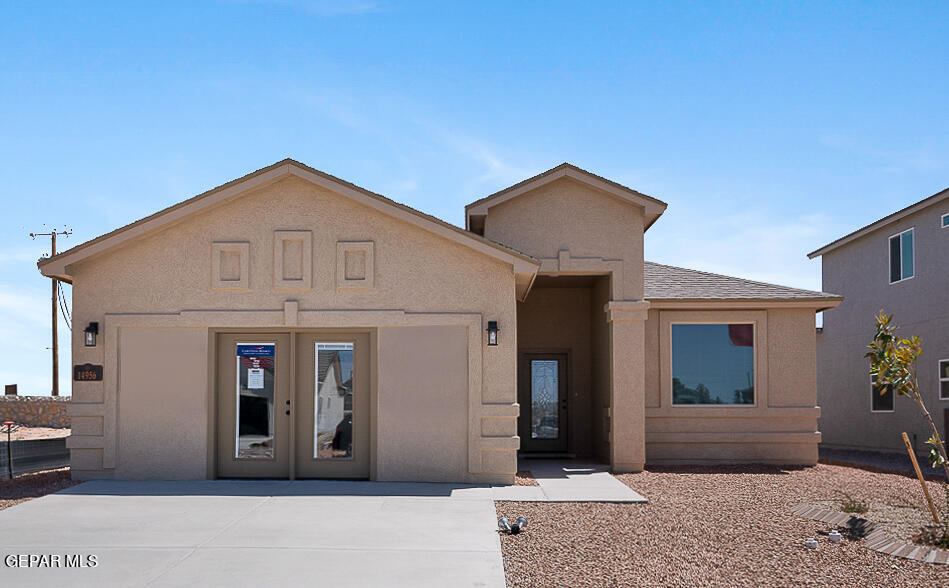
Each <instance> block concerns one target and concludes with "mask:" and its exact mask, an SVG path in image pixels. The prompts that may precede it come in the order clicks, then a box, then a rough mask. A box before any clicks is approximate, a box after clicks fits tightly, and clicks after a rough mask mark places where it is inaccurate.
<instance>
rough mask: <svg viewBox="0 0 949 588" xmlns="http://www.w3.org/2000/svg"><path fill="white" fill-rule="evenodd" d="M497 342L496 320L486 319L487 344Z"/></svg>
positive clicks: (493, 344) (495, 343)
mask: <svg viewBox="0 0 949 588" xmlns="http://www.w3.org/2000/svg"><path fill="white" fill-rule="evenodd" d="M497 344H498V321H488V345H491V346H492V347H494V346H496V345H497Z"/></svg>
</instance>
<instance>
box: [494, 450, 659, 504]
mask: <svg viewBox="0 0 949 588" xmlns="http://www.w3.org/2000/svg"><path fill="white" fill-rule="evenodd" d="M518 469H519V470H521V471H523V470H529V471H530V472H531V473H532V474H533V475H534V479H535V480H537V484H538V485H537V486H495V487H494V488H492V492H493V494H494V499H495V500H516V501H522V502H648V501H647V500H646V498H645V497H643V496H642V495H641V494H639V493H638V492H635V491H633V490H632V489H631V488H630V487H629V486H627V485H626V484H624V483H622V482H620V481H619V480H617V479H616V478H614V477H613V476H612V475H611V474H610V473H609V469H608V468H607V467H606V466H604V465H599V464H590V463H583V462H576V461H560V460H548V459H529V460H521V461H520V462H519V463H518Z"/></svg>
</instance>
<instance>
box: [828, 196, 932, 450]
mask: <svg viewBox="0 0 949 588" xmlns="http://www.w3.org/2000/svg"><path fill="white" fill-rule="evenodd" d="M946 212H949V205H944V206H942V207H939V206H934V207H930V208H929V209H926V210H923V211H920V212H917V213H916V214H913V215H910V216H908V217H906V218H904V219H902V220H900V221H898V222H896V223H892V224H890V225H889V226H887V227H884V228H881V229H879V230H877V231H875V232H873V233H871V234H869V235H867V236H864V237H862V238H860V239H857V240H856V241H853V242H852V243H849V244H847V245H844V246H843V247H841V248H840V249H836V250H833V251H831V252H829V253H827V254H825V255H824V256H823V258H822V271H823V289H824V290H826V291H829V292H834V293H836V294H842V295H843V296H844V301H843V302H842V303H841V304H840V306H839V307H837V308H835V309H832V310H828V311H825V312H824V322H823V333H822V334H821V336H820V344H819V352H820V353H819V357H820V365H819V370H818V373H819V389H820V404H821V409H822V411H821V419H820V426H821V431H822V432H823V434H824V438H823V443H824V444H826V445H828V446H833V447H846V448H863V449H873V450H884V451H905V447H904V445H903V441H902V437H901V433H902V432H903V431H906V432H907V433H908V434H909V435H910V436H911V437H912V436H913V435H915V436H916V438H917V440H918V441H917V448H918V449H920V450H922V449H924V446H923V442H924V441H925V440H926V439H928V438H929V436H930V432H929V428H928V426H927V425H926V423H925V421H924V420H923V419H922V417H921V416H920V414H919V410H918V409H917V408H916V406H915V405H914V404H913V403H912V402H911V401H907V399H902V398H897V399H896V400H895V402H894V411H893V412H871V410H870V406H871V405H870V376H869V373H868V372H869V364H868V362H867V359H866V358H865V357H864V356H863V354H864V353H865V352H866V346H867V344H868V343H869V342H870V339H871V338H872V337H873V333H874V328H873V317H874V315H875V314H876V313H877V312H879V311H880V309H885V310H886V312H887V313H891V314H894V315H895V317H894V322H895V323H896V324H897V325H898V326H899V327H900V329H899V331H898V334H899V335H901V336H904V337H909V336H912V335H919V337H920V338H921V340H922V346H923V354H922V356H920V359H919V364H918V365H919V386H920V392H921V394H922V396H923V398H924V400H925V402H926V404H927V406H928V407H929V410H930V412H931V413H932V416H933V420H934V421H935V422H936V424H937V426H939V427H940V433H941V434H942V435H943V436H945V435H946V431H945V430H944V429H945V419H946V416H945V411H946V410H947V409H949V400H940V399H939V391H938V378H937V367H938V360H940V359H949V271H946V260H947V259H949V229H943V228H941V226H940V216H941V215H942V214H945V213H946ZM909 228H915V249H916V255H915V277H913V278H912V279H908V280H904V281H902V282H898V283H895V284H890V283H889V249H888V247H889V237H890V236H891V235H895V234H898V233H900V232H902V231H905V230H906V229H909Z"/></svg>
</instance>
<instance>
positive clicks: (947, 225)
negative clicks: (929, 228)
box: [939, 212, 949, 229]
mask: <svg viewBox="0 0 949 588" xmlns="http://www.w3.org/2000/svg"><path fill="white" fill-rule="evenodd" d="M946 219H949V212H947V213H946V214H944V215H942V216H941V217H939V227H940V228H943V229H949V223H947V222H946Z"/></svg>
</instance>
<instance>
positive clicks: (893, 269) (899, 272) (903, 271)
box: [890, 229, 915, 284]
mask: <svg viewBox="0 0 949 588" xmlns="http://www.w3.org/2000/svg"><path fill="white" fill-rule="evenodd" d="M913 236H914V233H913V229H908V230H906V231H903V232H902V233H900V234H898V235H893V236H892V237H890V283H891V284H893V283H895V282H899V281H901V280H906V279H909V278H912V277H913V276H914V275H915V271H914V270H915V268H914V267H913V265H914V264H913V260H914V253H915V252H914V250H913Z"/></svg>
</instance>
